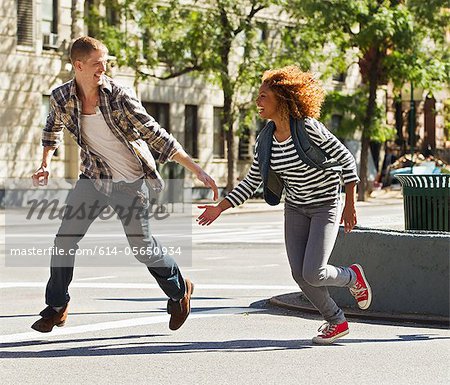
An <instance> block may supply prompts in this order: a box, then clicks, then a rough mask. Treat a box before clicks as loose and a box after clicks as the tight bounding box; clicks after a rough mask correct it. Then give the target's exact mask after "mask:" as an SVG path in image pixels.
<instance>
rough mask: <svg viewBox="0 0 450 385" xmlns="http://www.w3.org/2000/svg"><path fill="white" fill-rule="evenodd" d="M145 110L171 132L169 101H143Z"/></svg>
mask: <svg viewBox="0 0 450 385" xmlns="http://www.w3.org/2000/svg"><path fill="white" fill-rule="evenodd" d="M142 105H143V106H144V108H145V110H146V111H147V113H148V114H149V115H151V116H152V117H153V118H154V119H155V120H156V121H157V122H158V123H159V125H160V126H161V127H162V128H164V129H165V130H166V131H167V132H170V105H169V103H152V102H142Z"/></svg>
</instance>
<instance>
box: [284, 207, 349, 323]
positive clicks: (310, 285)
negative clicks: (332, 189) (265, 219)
mask: <svg viewBox="0 0 450 385" xmlns="http://www.w3.org/2000/svg"><path fill="white" fill-rule="evenodd" d="M284 213H285V242H286V251H287V255H288V258H289V264H290V266H291V272H292V276H293V277H294V280H295V281H296V282H297V284H298V285H299V286H300V288H301V290H302V292H303V293H304V294H305V295H306V297H307V298H308V299H309V301H310V302H311V303H312V304H313V305H314V306H315V307H316V308H317V310H319V312H320V313H321V314H322V316H323V317H324V319H325V320H326V321H328V322H330V323H341V322H343V321H345V316H344V312H343V311H342V310H341V309H340V308H339V306H337V304H336V302H334V301H333V299H332V298H331V297H330V293H329V292H328V289H327V286H338V287H350V286H353V284H354V283H355V281H356V275H355V274H354V272H353V271H352V270H351V269H349V268H348V267H335V266H333V265H329V264H328V260H329V259H330V255H331V252H332V250H333V247H334V244H335V242H336V237H337V233H338V230H339V222H340V214H341V210H340V201H339V200H336V201H334V202H332V203H329V204H325V205H321V206H316V207H310V206H295V205H293V204H290V203H286V204H285V211H284Z"/></svg>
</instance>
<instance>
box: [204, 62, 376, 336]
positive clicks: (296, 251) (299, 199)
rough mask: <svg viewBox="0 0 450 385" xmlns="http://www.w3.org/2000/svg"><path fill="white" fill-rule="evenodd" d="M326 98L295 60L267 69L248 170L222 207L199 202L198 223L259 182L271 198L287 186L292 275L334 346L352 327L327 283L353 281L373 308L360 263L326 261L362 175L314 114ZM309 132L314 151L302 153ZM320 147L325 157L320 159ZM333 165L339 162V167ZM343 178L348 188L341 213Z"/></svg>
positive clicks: (348, 220) (355, 291)
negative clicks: (259, 124) (264, 121)
mask: <svg viewBox="0 0 450 385" xmlns="http://www.w3.org/2000/svg"><path fill="white" fill-rule="evenodd" d="M323 99H324V91H323V89H322V88H321V87H320V86H319V85H318V83H317V81H316V80H315V79H314V78H313V76H312V75H311V74H310V73H307V72H302V71H301V70H300V69H299V68H298V67H296V66H288V67H284V68H281V69H275V70H270V71H266V72H265V73H264V75H263V78H262V85H261V87H260V89H259V95H258V98H257V99H256V105H257V107H258V111H259V115H260V117H261V118H262V119H269V120H270V122H269V123H268V124H267V125H266V127H265V128H264V129H263V130H262V131H261V133H260V135H259V136H258V139H257V144H256V150H255V157H254V160H253V163H252V166H251V168H250V171H249V172H248V174H247V176H246V177H245V179H243V180H242V181H241V182H240V183H239V185H238V186H236V187H235V188H234V189H233V191H231V192H230V193H229V194H228V195H227V196H226V197H225V198H224V199H223V200H222V201H221V202H220V203H219V204H218V205H215V206H214V205H205V206H199V208H202V209H205V211H204V212H203V213H202V214H201V215H200V216H199V217H198V219H197V221H198V223H199V224H200V225H210V224H211V223H212V222H213V221H214V220H216V219H217V218H218V217H219V216H220V214H221V213H222V212H223V211H225V210H227V209H229V208H231V207H236V206H238V205H240V204H242V203H244V202H245V200H247V199H248V198H249V197H251V196H252V195H253V193H254V192H255V191H256V189H257V188H258V187H259V186H260V184H261V183H263V187H264V197H265V199H266V201H267V202H268V203H269V204H277V203H278V202H279V198H280V196H281V189H282V188H284V189H285V190H286V198H285V244H286V250H287V255H288V258H289V264H290V267H291V271H292V275H293V277H294V279H295V281H296V282H297V283H298V285H299V286H300V288H301V290H302V291H303V293H304V294H305V295H306V296H307V297H308V299H309V300H310V302H311V303H312V304H313V305H314V306H315V307H316V308H317V309H318V310H319V312H320V313H321V314H322V316H323V317H324V319H325V321H326V323H325V324H324V325H322V327H321V328H319V334H318V335H317V336H315V337H314V338H313V339H312V341H313V342H314V343H317V344H331V343H333V342H334V341H335V340H337V339H338V338H341V337H343V336H345V335H346V334H348V332H349V331H348V323H347V321H346V319H345V316H344V313H343V311H342V310H341V309H340V308H339V307H338V306H337V305H336V303H335V302H334V301H333V299H332V298H331V297H330V294H329V292H328V289H327V287H328V286H338V287H348V288H349V289H350V292H351V293H352V295H353V296H354V297H355V299H356V300H357V302H358V306H359V307H360V308H361V309H367V308H368V307H369V306H370V303H371V300H372V294H371V290H370V287H369V284H368V282H367V280H366V278H365V276H364V272H363V270H362V268H361V266H359V265H357V264H354V265H351V266H349V267H335V266H332V265H329V264H328V260H329V258H330V254H331V251H332V249H333V246H334V243H335V241H336V237H337V233H338V229H339V223H344V229H345V232H350V231H351V230H352V229H353V227H354V226H355V224H356V212H355V205H354V195H355V194H354V193H355V185H356V183H357V182H358V181H359V178H358V176H357V174H356V165H355V160H354V158H353V156H352V155H351V154H350V152H349V151H348V150H347V149H346V148H345V147H344V146H343V145H342V144H341V143H340V142H339V140H338V139H337V138H336V137H335V136H334V135H332V134H331V133H330V132H329V131H328V130H327V129H326V128H325V127H324V125H323V124H322V123H320V122H319V121H318V120H316V118H318V117H319V113H320V107H321V105H322V103H323ZM302 130H303V131H302ZM302 132H303V134H302ZM305 133H307V135H305ZM305 136H306V137H307V138H309V141H310V143H311V146H312V147H315V148H316V150H315V152H314V151H312V153H311V152H310V151H304V150H305V148H304V147H305V141H304V140H303V141H302V139H301V138H302V137H303V138H304V137H305ZM308 153H309V154H310V155H309V156H308V155H306V154H308ZM314 153H315V154H316V156H314ZM320 153H322V154H324V155H325V156H326V157H327V159H322V160H321V159H319V160H317V158H318V157H319V158H320V156H322V155H320ZM317 154H319V155H320V156H319V155H317ZM310 158H314V159H315V162H314V161H312V160H311V159H310ZM327 165H333V166H336V165H339V166H340V168H341V172H337V171H336V170H337V168H336V167H328V166H327ZM341 176H342V179H343V182H344V184H345V193H346V198H345V206H344V209H343V213H342V216H340V213H341V203H340V194H339V192H340V179H341ZM277 186H278V187H277ZM280 187H281V188H280Z"/></svg>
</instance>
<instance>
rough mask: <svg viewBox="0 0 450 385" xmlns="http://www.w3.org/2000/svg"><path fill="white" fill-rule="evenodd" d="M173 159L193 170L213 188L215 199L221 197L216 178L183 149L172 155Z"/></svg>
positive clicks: (207, 185) (205, 183) (202, 180)
mask: <svg viewBox="0 0 450 385" xmlns="http://www.w3.org/2000/svg"><path fill="white" fill-rule="evenodd" d="M172 160H174V161H175V162H177V163H179V164H181V165H182V166H183V167H185V168H187V169H188V170H189V171H191V172H192V173H193V174H194V175H195V176H196V177H197V178H198V179H199V180H200V181H201V182H203V184H204V185H205V186H206V187H209V188H211V190H212V191H213V193H214V198H213V199H214V200H217V199H218V197H219V191H218V189H217V186H216V183H215V182H214V179H212V178H211V177H210V176H209V175H208V174H207V173H206V172H205V171H203V169H202V168H201V167H200V166H199V165H198V164H197V163H195V162H194V161H193V160H192V158H191V157H190V156H189V155H188V154H187V153H186V151H184V150H183V149H180V150H178V151H177V152H176V153H175V154H174V155H173V157H172Z"/></svg>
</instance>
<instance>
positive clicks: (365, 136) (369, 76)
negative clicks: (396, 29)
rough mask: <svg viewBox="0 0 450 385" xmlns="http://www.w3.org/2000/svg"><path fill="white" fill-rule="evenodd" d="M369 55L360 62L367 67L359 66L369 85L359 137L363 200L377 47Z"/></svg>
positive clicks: (360, 188) (373, 115) (374, 100)
mask: <svg viewBox="0 0 450 385" xmlns="http://www.w3.org/2000/svg"><path fill="white" fill-rule="evenodd" d="M369 55H370V59H371V60H370V61H368V60H367V61H365V62H362V63H360V65H361V64H363V63H364V64H366V65H367V64H369V66H368V68H367V67H365V68H364V67H361V68H360V69H361V74H362V77H363V80H366V81H367V83H368V85H369V99H368V102H367V108H366V114H365V117H364V123H363V132H362V138H361V158H360V163H359V164H360V170H359V177H360V179H361V182H360V183H359V186H358V201H365V200H366V198H367V197H368V193H369V192H368V180H367V178H368V167H367V166H368V156H369V148H370V131H371V127H372V124H373V120H374V117H375V108H376V103H377V99H376V98H377V87H378V79H379V73H378V71H379V68H380V53H379V49H378V47H373V49H371V50H370V51H369V53H368V55H367V56H369Z"/></svg>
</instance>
